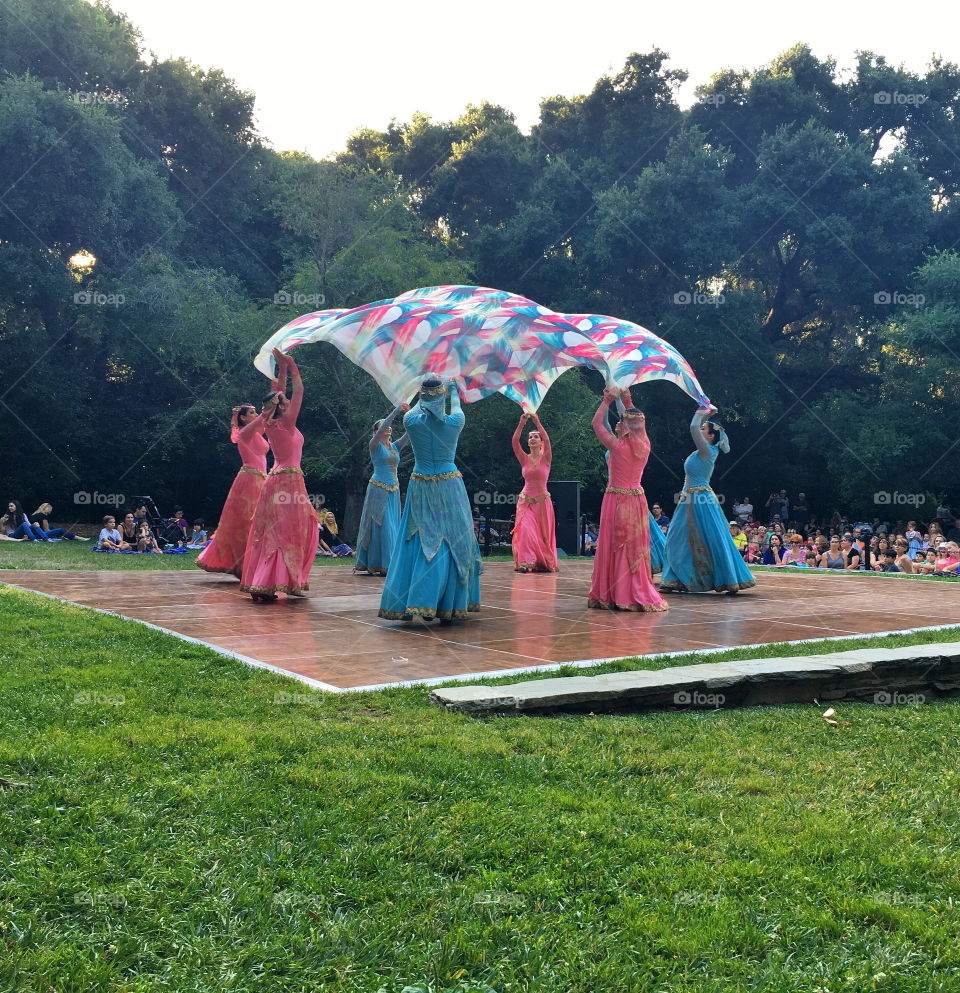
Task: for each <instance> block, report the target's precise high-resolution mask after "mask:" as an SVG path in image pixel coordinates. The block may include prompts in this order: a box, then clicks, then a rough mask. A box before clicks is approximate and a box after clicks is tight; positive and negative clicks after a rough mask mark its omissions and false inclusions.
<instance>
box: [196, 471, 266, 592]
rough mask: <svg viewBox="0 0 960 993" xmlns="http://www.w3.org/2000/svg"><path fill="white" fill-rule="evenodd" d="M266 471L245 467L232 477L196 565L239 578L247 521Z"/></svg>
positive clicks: (248, 529) (209, 570)
mask: <svg viewBox="0 0 960 993" xmlns="http://www.w3.org/2000/svg"><path fill="white" fill-rule="evenodd" d="M266 478H267V477H266V474H265V473H262V472H260V470H259V469H251V468H250V467H249V466H244V467H243V468H242V469H241V470H240V471H239V472H238V473H237V478H236V479H234V481H233V485H232V486H231V487H230V492H229V493H228V494H227V502H226V503H225V504H224V505H223V511H222V512H221V514H220V523H219V524H218V525H217V533H216V534H215V535H214V536H213V541H212V542H211V543H210V544H209V545H207V547H206V548H205V549H204V550H203V551H202V552H201V553H200V554H199V555H198V556H197V565H198V566H200V568H201V569H206V570H207V572H229V573H230V574H231V575H234V576H236V577H237V579H239V578H240V574H241V573H242V572H243V556H244V553H245V552H246V550H247V536H248V535H249V533H250V522H251V521H252V520H253V512H254V511H255V510H256V509H257V501H258V500H259V499H260V491H261V490H262V489H263V484H264V481H265V480H266Z"/></svg>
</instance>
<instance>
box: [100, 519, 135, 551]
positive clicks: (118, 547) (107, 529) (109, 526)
mask: <svg viewBox="0 0 960 993" xmlns="http://www.w3.org/2000/svg"><path fill="white" fill-rule="evenodd" d="M97 545H98V547H99V548H106V549H107V550H108V551H111V552H120V551H123V549H124V548H129V547H130V546H129V545H127V543H126V542H125V541H123V539H122V538H121V537H120V531H119V530H118V529H117V520H116V518H115V517H113V516H112V515H110V514H107V516H106V517H104V519H103V527H102V528H101V529H100V537H99V538H98V539H97Z"/></svg>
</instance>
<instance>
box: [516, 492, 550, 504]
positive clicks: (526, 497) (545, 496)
mask: <svg viewBox="0 0 960 993" xmlns="http://www.w3.org/2000/svg"><path fill="white" fill-rule="evenodd" d="M517 499H518V500H521V501H522V502H523V503H539V502H540V501H541V500H549V499H550V494H549V493H541V494H540V495H539V496H530V494H529V493H521V494H520V496H519V497H517Z"/></svg>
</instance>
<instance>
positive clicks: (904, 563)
mask: <svg viewBox="0 0 960 993" xmlns="http://www.w3.org/2000/svg"><path fill="white" fill-rule="evenodd" d="M894 549H895V551H896V553H897V558H896V563H897V565H898V566H899V567H900V571H901V572H906V573H913V572H916V570H915V569H914V566H913V559H912V558H910V542H909V541H908V539H907V537H906V536H905V535H904V536H902V537H900V538H897V540H896V542H895V543H894Z"/></svg>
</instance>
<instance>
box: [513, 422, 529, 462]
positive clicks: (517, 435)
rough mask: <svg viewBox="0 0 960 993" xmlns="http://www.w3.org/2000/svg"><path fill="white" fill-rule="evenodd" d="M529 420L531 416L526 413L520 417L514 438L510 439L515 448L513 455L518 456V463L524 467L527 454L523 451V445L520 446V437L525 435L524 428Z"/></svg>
mask: <svg viewBox="0 0 960 993" xmlns="http://www.w3.org/2000/svg"><path fill="white" fill-rule="evenodd" d="M529 418H530V415H529V414H528V413H526V412H524V413H522V414H521V415H520V420H519V421H518V422H517V429H516V431H514V432H513V437H512V438H511V439H510V444H511V445H512V446H513V454H514V455H516V457H517V461H518V462H519V463H520V464H521V465H523V462H524V459H525V458H526V457H527V453H526V452H525V451H524V450H523V445H521V444H520V435H521V434H522V433H523V426H524V424H526V423H527V421H528V420H529Z"/></svg>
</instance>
